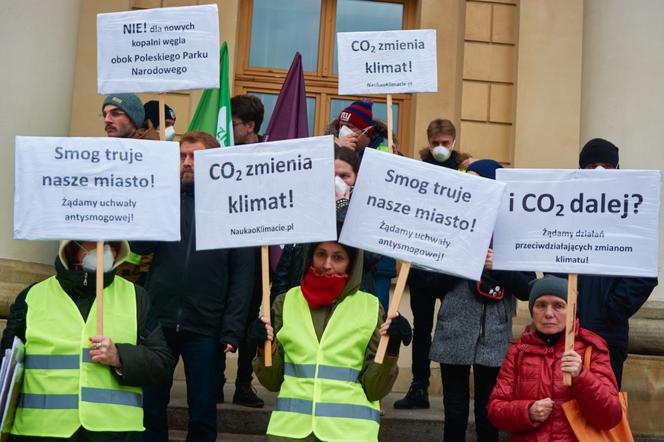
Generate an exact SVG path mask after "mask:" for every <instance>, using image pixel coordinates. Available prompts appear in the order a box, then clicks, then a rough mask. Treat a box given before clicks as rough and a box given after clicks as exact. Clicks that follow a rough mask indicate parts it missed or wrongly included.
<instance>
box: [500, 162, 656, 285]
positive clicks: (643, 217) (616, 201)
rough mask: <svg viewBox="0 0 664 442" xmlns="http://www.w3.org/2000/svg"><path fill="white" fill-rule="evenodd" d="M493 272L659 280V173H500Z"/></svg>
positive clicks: (531, 171) (612, 171)
mask: <svg viewBox="0 0 664 442" xmlns="http://www.w3.org/2000/svg"><path fill="white" fill-rule="evenodd" d="M496 179H497V180H499V181H502V182H504V183H506V184H507V188H506V191H505V194H504V196H503V203H502V205H501V207H500V212H499V216H498V221H497V224H496V231H495V236H494V241H493V246H494V256H493V259H494V268H496V269H504V270H535V271H544V272H559V273H590V274H598V275H624V276H657V262H658V256H659V250H658V245H659V206H660V199H659V198H660V181H661V173H660V171H655V170H526V169H522V170H519V169H500V170H498V171H497V173H496Z"/></svg>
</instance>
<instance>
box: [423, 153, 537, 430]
mask: <svg viewBox="0 0 664 442" xmlns="http://www.w3.org/2000/svg"><path fill="white" fill-rule="evenodd" d="M500 167H502V166H501V165H500V164H499V163H497V162H495V161H493V160H479V161H476V162H474V163H472V164H471V165H470V166H469V167H468V173H471V174H475V175H478V176H481V177H482V178H488V179H495V176H496V169H498V168H500ZM492 267H493V250H491V249H489V250H488V252H487V256H486V261H485V264H484V271H483V272H482V276H481V279H480V281H470V280H467V279H461V278H448V279H449V280H448V282H446V283H445V287H443V288H440V290H441V291H444V292H445V296H444V298H443V302H442V305H441V307H440V310H439V312H438V322H437V324H436V333H435V335H434V338H433V342H432V344H431V352H430V357H431V359H432V360H434V361H437V362H440V371H441V377H442V381H443V391H444V396H443V405H444V409H445V430H444V435H443V436H444V441H450V442H458V441H463V440H465V437H466V436H465V435H466V427H467V425H468V414H469V402H470V385H469V377H470V369H471V367H472V369H473V381H474V386H475V391H474V393H475V395H474V396H475V428H476V431H477V440H478V441H479V442H498V430H496V429H495V428H494V427H493V426H492V425H491V423H490V422H489V420H488V418H487V414H486V404H487V402H488V400H489V395H490V394H491V390H492V389H493V386H494V384H495V382H496V378H497V377H498V371H499V370H500V366H501V364H502V362H503V359H504V358H505V353H506V351H507V348H508V347H509V343H510V339H511V338H512V302H513V297H516V298H518V299H522V300H525V299H528V283H529V282H530V281H531V280H532V279H534V278H535V274H533V273H527V272H511V271H499V270H493V269H492Z"/></svg>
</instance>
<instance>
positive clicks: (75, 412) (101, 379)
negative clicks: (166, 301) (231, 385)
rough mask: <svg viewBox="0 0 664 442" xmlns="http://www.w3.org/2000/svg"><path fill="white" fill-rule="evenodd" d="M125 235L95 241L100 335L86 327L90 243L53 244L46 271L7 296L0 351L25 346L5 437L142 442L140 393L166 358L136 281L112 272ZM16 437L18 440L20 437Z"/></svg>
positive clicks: (91, 315)
mask: <svg viewBox="0 0 664 442" xmlns="http://www.w3.org/2000/svg"><path fill="white" fill-rule="evenodd" d="M128 252H129V246H128V244H127V242H126V241H112V242H107V243H105V245H104V260H103V263H104V269H103V270H104V279H103V281H104V319H105V321H104V333H103V336H101V335H99V334H98V333H97V332H96V324H97V309H96V308H95V305H96V304H97V302H98V301H97V302H96V301H95V292H96V287H95V273H96V266H97V260H96V256H95V255H96V243H95V242H90V241H61V243H60V253H59V254H58V257H57V258H56V260H55V269H56V275H55V276H52V277H50V278H48V279H46V280H44V281H42V282H39V283H37V284H34V285H32V286H30V287H28V288H27V289H25V290H24V291H23V292H21V293H20V294H19V295H18V297H17V298H16V302H15V303H14V305H12V308H11V313H10V317H9V320H8V322H7V328H6V329H5V331H4V333H3V336H2V349H3V350H4V349H6V348H9V347H11V343H12V340H13V339H14V337H18V338H19V339H21V340H22V341H24V342H25V350H26V355H25V378H24V382H23V388H22V395H21V399H20V400H19V404H18V408H17V411H16V417H15V419H14V425H13V427H12V429H11V433H12V434H14V435H20V436H25V437H26V438H28V437H30V439H29V440H32V438H31V437H39V438H40V440H41V438H48V440H52V439H51V438H54V439H55V438H58V440H60V439H61V440H76V441H80V440H87V441H95V440H98V441H108V440H118V441H123V442H131V441H142V440H143V433H142V431H143V410H142V408H141V403H142V390H141V388H140V387H143V386H146V385H150V384H156V383H160V382H166V380H167V379H168V376H169V373H170V371H171V370H172V369H173V366H174V361H173V358H172V356H171V354H170V351H169V349H168V346H167V345H166V342H165V340H164V335H163V333H162V330H161V326H160V325H159V322H158V321H157V319H156V317H155V316H153V314H152V312H151V311H150V300H149V298H148V297H147V294H146V293H145V291H144V290H143V289H142V288H141V287H140V286H135V285H134V284H132V283H130V282H128V281H126V280H125V279H123V278H121V277H119V276H116V275H115V268H116V267H117V266H118V265H119V264H120V263H122V261H123V260H124V259H125V258H126V256H127V254H128ZM21 440H23V439H21Z"/></svg>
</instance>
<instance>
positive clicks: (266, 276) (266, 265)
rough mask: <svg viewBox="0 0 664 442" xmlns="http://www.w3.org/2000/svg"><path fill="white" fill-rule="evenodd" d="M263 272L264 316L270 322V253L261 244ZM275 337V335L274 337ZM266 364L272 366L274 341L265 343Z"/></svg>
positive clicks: (266, 247)
mask: <svg viewBox="0 0 664 442" xmlns="http://www.w3.org/2000/svg"><path fill="white" fill-rule="evenodd" d="M261 274H262V275H263V303H262V304H263V317H264V318H265V319H266V320H267V322H268V324H269V323H270V254H269V247H268V246H261ZM272 339H274V337H273V338H272ZM263 351H264V359H265V366H266V367H272V343H271V342H270V341H269V340H266V341H265V342H264V343H263Z"/></svg>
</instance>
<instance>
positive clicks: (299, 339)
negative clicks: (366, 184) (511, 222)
mask: <svg viewBox="0 0 664 442" xmlns="http://www.w3.org/2000/svg"><path fill="white" fill-rule="evenodd" d="M158 106H159V104H158V102H150V103H146V105H145V107H144V106H143V104H142V103H141V101H140V99H139V98H138V97H136V96H135V95H133V94H116V95H110V96H108V97H106V98H105V99H104V101H103V104H102V109H101V110H102V114H103V117H104V125H105V126H104V129H105V131H106V133H107V135H108V136H110V137H124V138H139V139H152V140H155V139H158V138H159V137H158V135H157V131H161V130H162V128H160V127H159V118H158V111H159V109H158ZM231 108H232V117H233V118H232V121H233V131H234V139H235V143H236V144H250V143H258V142H261V141H262V140H263V138H262V136H261V135H260V128H261V124H262V122H263V114H264V109H263V105H262V103H261V102H260V100H259V99H258V98H256V97H252V96H248V95H243V96H237V97H234V98H233V100H232V101H231ZM165 114H166V119H165V126H166V127H165V128H163V130H164V136H165V138H166V139H170V140H173V139H174V138H175V130H174V124H175V121H176V119H175V112H174V110H173V109H172V108H170V107H169V106H166V108H165ZM327 133H329V134H331V135H333V136H334V143H335V152H334V159H335V192H336V210H337V228H338V231H340V228H341V226H342V225H343V222H344V218H345V213H346V210H347V208H348V205H349V201H350V199H351V198H352V194H353V193H352V190H353V186H354V185H355V180H356V177H357V175H358V172H359V166H360V162H361V161H362V157H363V153H364V151H365V149H372V148H373V149H379V150H383V151H387V152H391V153H393V154H397V155H400V153H399V149H398V145H397V143H396V141H397V140H396V137H394V138H393V140H391V141H392V143H388V140H387V137H388V134H387V128H386V126H385V124H384V123H382V122H380V121H378V120H376V119H374V118H373V112H372V103H371V101H369V100H362V101H355V102H353V103H351V104H350V105H349V106H348V107H346V108H345V109H343V110H342V111H341V112H340V114H339V115H338V116H337V117H336V118H335V119H334V120H333V121H332V122H331V123H330V125H329V127H328V128H327ZM427 140H428V146H427V147H426V148H424V149H423V150H422V151H421V152H420V156H421V159H422V161H424V162H426V163H428V164H431V165H435V166H440V167H444V168H448V169H454V170H459V171H462V172H466V173H468V174H474V175H478V176H480V177H483V178H487V179H495V172H496V170H497V169H499V168H501V167H503V166H502V165H501V164H499V163H498V162H496V161H494V160H492V159H474V158H472V156H471V155H469V154H468V153H462V152H461V151H460V149H459V146H458V143H457V134H456V129H455V127H454V124H453V123H452V122H451V121H449V120H446V119H436V120H433V121H431V122H430V124H429V126H428V128H427ZM179 144H180V181H181V197H180V217H181V219H180V229H181V232H180V233H181V239H180V241H177V242H132V243H130V244H128V243H127V242H126V241H111V242H107V243H105V245H104V247H105V249H104V253H105V254H107V255H108V258H107V261H105V262H104V264H105V265H104V269H103V272H104V289H103V290H104V296H105V300H106V301H105V309H106V310H105V315H109V316H107V317H108V318H111V319H109V320H107V321H106V324H107V328H106V329H105V332H107V336H98V335H97V334H96V333H94V328H91V327H93V325H91V324H94V321H95V316H96V314H95V310H94V309H93V308H92V306H93V304H94V294H95V285H96V282H95V272H96V265H97V264H96V260H95V259H94V257H95V254H96V247H97V244H96V243H91V242H83V241H76V240H70V241H63V242H62V243H61V245H60V250H59V254H58V256H57V257H56V260H55V268H56V274H55V276H53V277H51V278H49V279H47V280H45V281H43V282H41V283H37V284H35V285H32V286H30V287H28V288H26V289H25V290H24V291H23V292H21V294H19V296H18V297H17V299H16V301H15V303H14V304H13V306H12V308H11V313H10V317H9V320H8V324H7V328H6V330H5V332H4V334H3V337H2V349H3V350H4V349H6V348H8V347H10V346H11V344H12V340H13V338H14V337H18V338H20V339H22V340H23V341H25V342H26V347H25V348H26V356H25V369H26V370H25V380H24V383H23V387H22V388H23V390H22V395H21V398H20V400H19V403H18V406H17V412H16V418H15V420H14V424H13V427H12V430H11V432H12V435H11V438H12V439H13V440H35V441H46V440H53V441H55V440H70V441H95V440H100V441H104V440H121V441H134V440H147V441H160V442H165V441H167V440H169V433H168V418H167V406H168V403H169V399H170V395H171V387H172V384H173V374H174V370H175V365H176V362H177V360H178V359H179V358H180V357H181V358H182V361H183V364H184V370H185V376H186V386H187V402H188V406H189V407H188V412H189V424H188V435H187V440H188V441H192V442H193V441H195V442H205V441H215V440H217V408H216V404H217V403H219V402H223V401H224V396H223V386H224V383H225V377H224V368H225V356H226V354H227V353H228V352H235V351H239V358H238V370H237V379H236V384H235V394H234V396H233V402H234V403H236V404H239V405H244V406H248V407H262V406H263V405H264V402H263V400H262V399H261V398H260V397H259V396H258V395H257V394H256V391H255V390H254V389H253V387H252V376H253V374H255V375H256V377H257V379H258V381H259V382H260V383H261V384H262V385H263V386H264V387H265V388H266V389H267V390H269V391H273V392H277V393H278V398H277V402H276V406H275V408H274V410H273V412H272V415H271V418H270V421H269V425H268V428H267V433H268V435H269V437H270V440H322V441H328V440H330V441H341V440H352V441H375V440H377V439H378V432H379V425H380V416H381V404H380V402H379V401H380V400H381V399H382V398H384V397H385V396H386V395H387V394H388V393H389V392H390V391H391V390H392V387H393V384H394V382H395V380H396V378H397V374H398V367H397V358H398V355H399V352H400V348H401V346H402V345H408V344H409V343H410V342H411V340H412V343H413V348H412V383H411V386H410V389H409V390H408V392H407V394H406V395H405V397H403V398H402V399H399V400H397V401H396V402H395V403H394V404H393V406H394V408H398V409H426V408H429V407H430V403H429V398H428V389H429V383H430V378H431V372H430V364H431V360H433V361H436V362H438V363H440V367H441V378H442V379H441V381H442V386H443V404H444V422H445V424H444V433H443V435H442V439H443V440H445V441H463V440H465V435H466V430H467V425H468V419H469V409H470V407H469V405H470V374H471V372H472V374H473V384H474V413H475V428H476V432H477V440H478V441H481V442H494V441H498V439H499V430H502V431H505V432H509V433H512V438H513V440H518V441H540V440H554V439H555V440H560V441H575V440H577V438H576V437H575V433H574V432H573V429H572V427H571V426H570V423H569V422H568V420H567V418H566V417H565V414H564V412H563V410H562V404H563V403H565V402H567V401H569V400H572V399H575V400H577V401H578V404H579V408H580V410H581V412H582V414H584V415H585V416H586V418H587V419H588V421H589V422H590V423H591V424H592V425H593V426H595V427H597V428H599V429H609V428H611V427H613V426H615V425H616V424H617V423H618V422H619V421H620V420H621V419H622V413H623V411H622V409H621V406H620V402H619V400H618V397H619V396H618V390H619V387H620V385H621V380H622V367H623V363H624V362H625V359H626V358H627V342H628V319H629V318H630V317H631V316H632V315H633V314H634V313H636V311H637V310H638V309H639V308H640V307H641V305H643V303H644V302H645V301H646V300H647V298H648V296H649V295H650V293H651V292H652V291H653V289H654V287H655V286H656V285H657V279H656V278H626V277H606V276H591V275H579V281H578V286H579V290H578V291H579V293H578V307H577V308H578V310H577V317H578V319H577V322H576V326H575V330H574V333H575V336H576V341H575V342H576V343H575V346H574V349H573V350H569V351H565V349H564V335H565V314H566V309H567V282H566V280H564V279H562V278H560V277H558V276H555V275H546V276H544V277H543V278H540V279H537V277H536V275H535V274H533V273H529V272H514V271H499V270H495V269H493V251H492V249H491V248H489V249H488V250H487V253H486V259H485V264H484V270H483V272H482V276H481V279H480V281H479V282H478V281H470V280H466V279H463V278H459V277H452V276H449V275H444V274H441V273H435V272H431V271H427V270H422V269H417V268H414V269H413V270H412V271H411V272H410V276H409V279H408V285H409V290H410V307H411V310H412V322H413V327H412V329H411V326H410V323H409V321H408V320H407V319H406V318H405V317H404V316H403V315H401V314H399V313H398V312H396V313H392V314H390V315H387V313H386V312H387V306H388V302H389V289H390V285H391V278H392V277H394V276H396V263H395V261H394V260H393V259H391V258H388V257H384V256H380V255H377V254H375V253H370V252H366V251H362V250H358V249H355V248H353V247H349V246H347V245H344V244H341V243H339V242H337V241H327V242H321V243H314V244H287V245H285V246H283V247H281V248H277V249H276V250H275V252H276V253H275V254H274V255H273V254H272V253H271V264H272V270H273V272H272V275H271V280H272V285H271V298H272V305H271V316H270V317H269V318H266V317H264V316H259V306H260V302H261V292H262V287H261V278H260V270H259V269H260V266H259V258H260V253H259V250H258V249H256V248H244V249H242V248H237V249H223V250H212V251H197V250H196V247H195V241H194V238H195V235H196V223H195V219H194V205H195V199H194V161H193V159H194V152H195V151H197V150H202V149H209V148H215V147H218V146H219V142H218V141H217V140H216V139H215V138H214V137H213V136H211V135H209V134H207V133H204V132H188V133H185V134H183V135H182V136H181V137H180V139H179ZM391 146H394V147H392V148H391ZM579 167H580V168H582V169H596V168H603V169H617V168H619V155H618V148H617V147H616V146H614V145H613V144H612V143H611V142H609V141H607V140H603V139H599V138H597V139H593V140H590V141H589V142H588V143H587V144H586V145H585V146H584V147H583V149H582V150H581V154H580V158H579ZM116 273H117V275H116ZM130 281H131V282H130ZM489 291H491V292H492V294H491V296H489V295H487V292H489ZM495 293H499V294H500V296H496V294H495ZM516 299H519V300H522V301H528V307H529V311H530V314H531V317H532V319H533V321H532V324H531V325H529V326H528V327H527V328H526V329H525V331H524V332H523V334H522V335H521V337H520V339H519V340H518V341H517V342H516V343H515V344H514V345H512V346H510V340H511V338H512V317H513V315H514V306H515V305H516V302H515V300H516ZM436 300H440V303H441V306H440V308H439V310H438V317H437V318H436V317H435V311H436V308H435V307H436ZM72 301H73V302H72ZM434 324H435V332H434V333H433V338H432V332H433V331H434ZM82 336H83V341H84V342H83V343H82V342H81V339H82V338H81V337H82ZM383 336H386V337H387V338H388V344H387V353H386V357H385V360H384V362H383V363H382V364H377V363H375V362H374V356H375V355H376V352H377V348H378V343H379V341H380V340H381V337H383ZM88 338H89V339H88ZM265 341H269V342H270V343H271V346H270V348H271V350H270V351H271V359H272V364H271V366H266V364H265V356H266V355H265V353H264V350H263V348H264V347H263V343H264V342H265ZM81 346H82V347H83V348H82V349H81ZM79 355H82V356H81V357H80V358H79ZM582 355H585V357H586V363H585V364H584V363H583V360H582V359H583V358H582ZM564 374H568V375H570V376H571V378H572V380H573V382H572V386H571V387H567V386H564V385H563V375H564ZM436 382H438V381H436ZM382 406H383V407H385V406H387V404H385V403H383V405H382ZM390 406H391V404H390ZM143 426H144V427H145V432H144V433H143V430H144V428H143Z"/></svg>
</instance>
